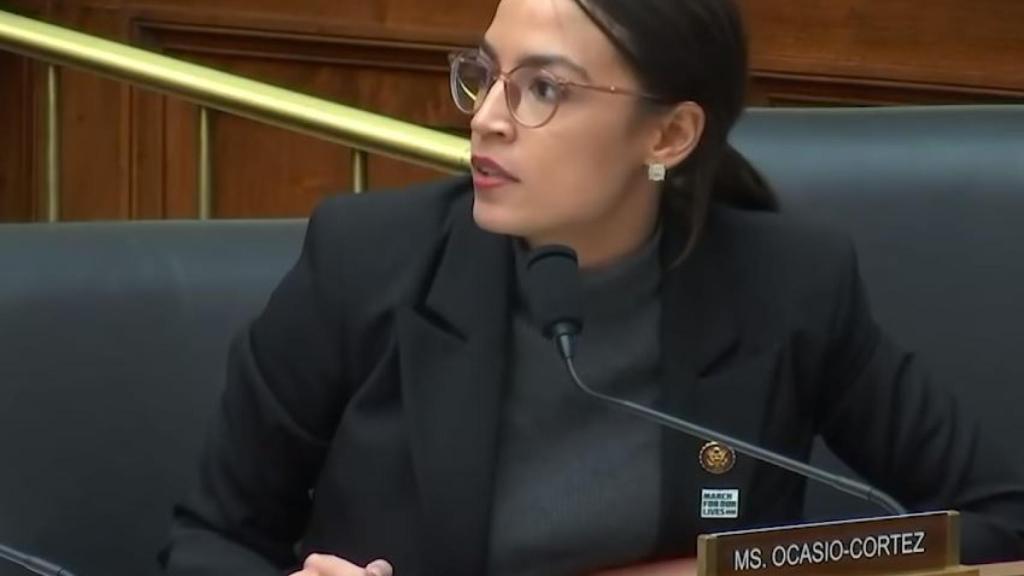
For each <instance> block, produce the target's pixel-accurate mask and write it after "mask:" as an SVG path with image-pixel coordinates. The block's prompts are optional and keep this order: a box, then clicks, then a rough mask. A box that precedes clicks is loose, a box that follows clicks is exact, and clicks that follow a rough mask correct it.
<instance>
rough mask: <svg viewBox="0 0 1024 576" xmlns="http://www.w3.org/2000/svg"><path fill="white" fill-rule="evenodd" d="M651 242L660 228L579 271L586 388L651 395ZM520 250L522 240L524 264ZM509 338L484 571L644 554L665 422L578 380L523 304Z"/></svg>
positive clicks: (645, 399) (621, 560) (580, 364)
mask: <svg viewBox="0 0 1024 576" xmlns="http://www.w3.org/2000/svg"><path fill="white" fill-rule="evenodd" d="M658 245H659V242H658V235H655V237H653V238H652V239H651V240H650V241H649V242H648V243H647V244H646V245H645V246H644V247H643V248H641V249H640V250H639V251H638V252H636V253H634V254H632V255H630V256H628V257H627V258H625V259H623V260H621V261H619V262H616V263H615V264H614V265H612V266H608V267H605V268H601V269H596V270H584V271H583V272H582V274H583V290H584V291H583V302H582V304H583V322H584V328H583V333H582V335H581V337H580V340H579V348H578V352H577V359H576V362H577V368H578V370H579V372H580V375H581V377H582V378H583V379H584V381H586V382H587V383H588V384H590V385H591V386H592V387H594V388H596V389H598V390H601V391H604V392H606V393H610V394H614V395H616V396H619V397H624V398H629V399H631V400H635V401H639V402H642V403H644V404H647V405H651V404H653V402H654V399H655V397H656V395H657V382H656V380H657V370H658V359H659V350H660V346H659V326H660V316H661V304H660V301H659V298H658V287H659V283H660V280H661V271H660V264H659V258H658ZM524 256H525V250H524V249H522V248H520V249H519V251H518V252H517V264H518V268H517V269H518V270H520V271H521V270H522V264H523V260H524ZM521 277H522V274H521V273H520V278H521ZM520 300H522V299H520ZM511 344H512V350H511V353H512V356H511V362H510V370H511V374H510V379H509V383H510V388H509V390H508V391H507V395H506V398H505V402H504V405H503V415H502V422H501V436H500V440H499V442H500V449H499V456H498V465H497V470H496V487H495V499H494V509H493V514H492V525H491V540H490V555H489V565H488V574H490V575H492V576H512V575H515V576H541V575H555V574H557V575H567V574H580V573H585V572H588V571H592V570H594V569H597V568H601V567H607V566H616V565H626V564H631V563H636V562H638V561H640V560H641V559H643V558H644V557H646V556H649V555H650V554H651V553H652V552H653V550H654V546H655V543H656V538H657V529H658V520H659V514H658V509H659V505H660V480H659V477H660V460H659V455H660V450H659V442H660V430H659V429H658V428H657V426H655V425H653V424H650V423H648V422H645V421H642V420H639V419H637V418H635V417H633V416H630V415H627V414H624V413H622V412H619V411H617V410H615V409H614V408H611V407H608V406H606V405H604V404H602V403H600V402H599V401H597V400H594V399H592V398H590V397H588V396H585V395H584V394H583V393H582V392H580V391H579V390H577V389H576V388H575V387H574V386H573V384H572V382H571V380H570V379H569V376H568V374H567V373H566V370H565V367H564V365H563V364H562V361H561V359H560V358H559V357H558V354H557V352H556V351H555V348H554V345H553V344H552V343H551V342H550V341H549V340H547V339H545V338H544V337H543V335H541V333H540V331H539V329H538V328H537V327H536V325H535V324H534V323H533V322H532V320H531V318H530V315H529V310H526V309H523V308H522V307H520V309H519V310H517V311H516V314H515V317H514V320H513V323H512V338H511Z"/></svg>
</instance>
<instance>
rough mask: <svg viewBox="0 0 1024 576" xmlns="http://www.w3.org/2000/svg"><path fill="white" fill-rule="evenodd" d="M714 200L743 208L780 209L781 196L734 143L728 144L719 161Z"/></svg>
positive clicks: (713, 194) (766, 210)
mask: <svg viewBox="0 0 1024 576" xmlns="http://www.w3.org/2000/svg"><path fill="white" fill-rule="evenodd" d="M712 200H713V201H715V202H721V203H722V204H727V205H729V206H732V207H734V208H739V209H741V210H759V211H763V212H778V211H779V199H778V197H776V196H775V192H774V191H773V190H772V187H771V186H770V185H769V184H768V182H767V181H766V180H765V179H764V176H762V175H761V173H760V172H759V171H758V170H757V168H754V166H753V165H752V164H751V163H750V161H749V160H747V159H746V157H744V156H743V154H740V152H739V150H737V149H735V148H733V147H732V145H731V144H726V146H725V150H724V152H723V153H722V158H721V160H720V161H719V163H718V168H717V170H716V172H715V180H714V188H713V190H712Z"/></svg>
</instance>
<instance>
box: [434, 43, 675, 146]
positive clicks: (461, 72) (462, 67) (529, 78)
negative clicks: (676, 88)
mask: <svg viewBox="0 0 1024 576" xmlns="http://www.w3.org/2000/svg"><path fill="white" fill-rule="evenodd" d="M449 62H450V64H451V90H452V99H453V100H455V105H456V106H457V107H458V108H459V110H461V111H462V112H464V113H466V114H471V115H472V114H476V113H477V111H478V110H479V109H480V106H481V104H483V102H484V100H486V99H487V94H488V93H489V92H490V90H491V87H492V86H493V85H494V83H495V82H497V81H498V80H501V81H502V82H503V83H504V88H505V104H506V105H507V106H508V111H509V113H510V114H511V115H512V118H514V119H515V121H516V122H518V123H519V124H520V125H522V126H524V127H526V128H540V127H541V126H543V125H545V124H547V123H548V122H550V121H551V119H552V118H554V117H555V112H557V111H558V107H559V105H561V103H562V101H563V100H565V96H566V93H567V92H568V90H569V89H570V88H580V89H583V90H593V91H596V92H603V93H606V94H615V95H619V96H632V97H634V98H643V99H645V100H652V101H657V102H660V101H661V99H660V98H657V97H655V96H651V95H649V94H644V93H643V92H636V91H633V90H626V89H623V88H619V87H617V86H595V85H592V84H583V83H580V82H573V81H571V80H566V79H564V78H561V77H559V76H557V75H555V74H554V73H553V72H551V71H549V70H545V69H544V68H541V67H538V66H519V67H517V68H514V69H513V70H511V71H509V72H508V73H503V72H501V71H499V70H496V69H495V67H494V66H493V65H492V64H491V63H490V62H488V61H487V60H486V59H485V58H484V57H483V56H482V55H481V54H480V52H479V51H477V50H467V51H464V52H458V53H455V54H452V55H450V56H449Z"/></svg>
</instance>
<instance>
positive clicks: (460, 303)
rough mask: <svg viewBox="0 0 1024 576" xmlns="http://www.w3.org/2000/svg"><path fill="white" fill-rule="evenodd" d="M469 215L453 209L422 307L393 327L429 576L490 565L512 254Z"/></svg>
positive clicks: (471, 573) (468, 206) (461, 206)
mask: <svg viewBox="0 0 1024 576" xmlns="http://www.w3.org/2000/svg"><path fill="white" fill-rule="evenodd" d="M471 210H472V196H471V195H466V196H465V197H463V198H461V199H460V200H459V201H457V202H456V204H455V207H454V210H453V216H452V221H451V226H450V232H449V235H448V238H447V243H446V244H445V245H444V246H443V247H442V248H441V250H440V254H439V255H438V258H439V260H438V264H437V268H436V273H435V274H434V277H433V279H432V281H430V282H429V284H430V285H429V286H428V288H427V292H426V297H425V299H424V301H423V302H422V303H420V304H419V305H417V306H410V307H409V308H406V309H402V310H399V312H398V315H397V319H396V320H397V333H398V345H399V357H400V369H401V377H402V394H403V396H404V398H405V400H404V401H405V402H406V405H407V407H406V410H405V413H406V423H407V426H408V435H409V439H410V442H411V448H412V460H413V469H414V474H415V481H416V484H417V486H418V489H419V496H420V498H419V501H420V503H421V510H420V512H421V519H422V525H421V526H420V532H421V538H420V541H421V542H422V543H423V549H422V555H423V562H424V568H425V570H424V573H427V574H446V575H450V576H458V575H466V576H477V575H479V574H482V573H483V572H484V568H485V566H486V564H485V562H486V553H487V544H488V538H489V528H490V524H489V522H490V510H491V500H492V492H493V473H494V466H495V452H496V437H497V433H498V421H499V417H500V409H499V403H500V399H501V390H502V388H503V386H502V385H503V377H504V372H505V370H504V368H505V365H504V361H505V356H506V354H505V351H506V345H505V343H506V337H507V336H506V332H507V325H508V318H507V314H508V310H509V305H508V299H509V293H508V285H509V284H510V277H509V275H510V266H511V253H510V243H509V241H508V239H507V238H505V237H502V236H498V235H494V234H489V233H487V232H484V231H482V230H481V229H479V228H478V227H477V226H476V224H475V223H474V222H473V220H472V215H471Z"/></svg>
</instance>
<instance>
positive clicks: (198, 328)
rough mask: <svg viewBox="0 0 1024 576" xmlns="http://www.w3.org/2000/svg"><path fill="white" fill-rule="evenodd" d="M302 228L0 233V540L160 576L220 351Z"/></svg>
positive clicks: (210, 225) (140, 227) (14, 229)
mask: <svg viewBox="0 0 1024 576" xmlns="http://www.w3.org/2000/svg"><path fill="white" fill-rule="evenodd" d="M304 226H305V222H304V221H298V220H292V221H276V222H274V221H267V222H223V221H220V222H132V223H96V224H59V225H52V226H51V225H6V226H0V458H2V460H3V464H2V465H0V470H2V472H0V542H4V543H7V544H9V545H13V546H15V547H17V548H19V549H21V550H24V551H29V552H31V553H34V554H37V555H41V556H43V557H45V558H48V559H50V560H51V561H54V562H57V563H59V564H61V565H63V566H66V567H67V568H69V569H70V570H72V571H73V572H75V573H77V574H79V575H80V576H104V575H117V574H132V575H137V576H144V575H145V574H149V573H154V572H156V553H157V551H158V549H159V548H160V546H161V545H162V543H163V542H164V540H165V539H166V537H167V533H168V532H167V531H168V527H169V521H170V509H171V505H172V502H174V501H176V500H178V499H179V498H180V497H181V496H182V495H183V494H184V492H185V491H186V490H187V487H188V486H189V485H190V483H191V482H192V480H193V478H194V475H195V465H196V461H197V458H198V449H199V446H200V442H201V438H202V436H203V433H204V429H205V426H206V420H207V418H208V415H209V413H210V411H211V410H212V408H213V407H214V405H215V403H216V398H217V396H218V394H219V391H220V390H221V386H222V382H223V373H224V363H225V358H226V353H227V345H228V342H229V340H230V338H231V336H232V335H233V334H234V333H235V332H236V331H238V330H239V329H240V328H241V327H242V326H243V325H244V324H245V322H246V321H247V320H248V319H250V318H251V317H252V316H254V315H255V314H256V312H257V311H258V310H259V308H260V307H261V306H262V305H263V304H264V302H265V301H266V298H267V296H268V295H269V293H270V290H271V289H272V288H273V286H274V285H275V284H276V283H277V281H278V280H279V279H280V277H281V276H282V275H283V274H284V272H285V270H286V269H287V267H288V266H289V265H290V263H291V262H293V261H294V260H295V258H296V256H297V255H298V252H299V247H300V242H301V238H302V232H303V229H304ZM24 574H25V572H24V571H22V570H21V569H20V568H15V567H13V566H11V565H7V564H6V563H4V562H2V561H0V575H2V576H23V575H24Z"/></svg>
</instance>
